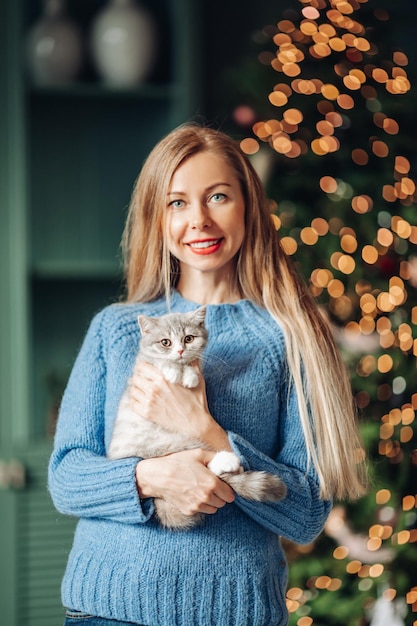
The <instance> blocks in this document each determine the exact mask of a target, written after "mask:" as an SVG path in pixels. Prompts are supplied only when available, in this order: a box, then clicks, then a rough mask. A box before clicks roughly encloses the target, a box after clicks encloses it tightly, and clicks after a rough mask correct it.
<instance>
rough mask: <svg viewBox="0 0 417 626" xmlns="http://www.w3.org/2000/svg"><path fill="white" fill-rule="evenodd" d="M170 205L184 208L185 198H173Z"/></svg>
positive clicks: (175, 207)
mask: <svg viewBox="0 0 417 626" xmlns="http://www.w3.org/2000/svg"><path fill="white" fill-rule="evenodd" d="M169 206H170V207H172V208H173V209H182V208H183V206H184V200H173V201H172V202H170V203H169Z"/></svg>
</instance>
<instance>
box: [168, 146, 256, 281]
mask: <svg viewBox="0 0 417 626" xmlns="http://www.w3.org/2000/svg"><path fill="white" fill-rule="evenodd" d="M166 227H167V228H166V232H167V235H166V236H167V245H168V249H169V251H170V252H171V254H172V255H173V256H174V257H176V258H177V259H178V260H179V262H180V268H181V275H182V276H184V275H193V274H192V272H193V271H197V272H201V273H207V272H211V273H215V277H216V278H218V279H221V278H222V277H223V276H224V277H225V278H226V277H228V278H229V279H230V276H231V270H232V272H233V273H234V269H235V257H236V255H237V253H238V251H239V249H240V247H241V245H242V242H243V238H244V236H245V203H244V198H243V194H242V190H241V186H240V182H239V180H238V178H237V177H236V174H235V173H234V171H233V169H232V168H231V167H230V166H229V165H228V164H227V162H226V161H225V160H224V159H222V158H221V157H219V156H217V155H215V154H212V153H209V152H201V153H198V154H196V155H194V156H191V157H190V158H189V159H187V160H186V161H185V162H184V163H182V164H181V165H180V166H179V168H178V169H177V170H176V172H175V173H174V175H173V177H172V180H171V184H170V187H169V192H168V198H167V221H166ZM190 271H191V274H190ZM187 273H188V274H187Z"/></svg>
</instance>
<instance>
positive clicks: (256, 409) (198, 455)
mask: <svg viewBox="0 0 417 626" xmlns="http://www.w3.org/2000/svg"><path fill="white" fill-rule="evenodd" d="M124 245H125V253H126V277H127V302H126V303H124V304H118V305H113V306H110V307H107V308H106V309H104V310H103V311H102V312H101V313H99V314H98V315H97V316H96V317H95V319H94V320H93V322H92V325H91V327H90V329H89V332H88V334H87V336H86V339H85V341H84V344H83V347H82V349H81V351H80V354H79V356H78V358H77V361H76V363H75V366H74V369H73V372H72V374H71V377H70V380H69V383H68V387H67V390H66V392H65V395H64V398H63V402H62V407H61V413H60V418H59V422H58V428H57V433H56V439H55V449H54V452H53V455H52V458H51V462H50V474H49V476H50V479H49V484H50V491H51V494H52V497H53V500H54V503H55V505H56V507H57V508H58V509H59V510H60V511H61V512H63V513H66V514H69V515H74V516H77V517H79V518H80V521H79V524H78V527H77V531H76V535H75V539H74V544H73V548H72V551H71V555H70V557H69V562H68V566H67V570H66V573H65V577H64V581H63V586H62V595H63V603H64V605H65V606H66V607H68V608H69V609H70V610H69V612H68V614H67V621H66V623H67V624H70V623H77V624H83V623H86V624H87V623H89V624H91V623H92V622H91V619H94V618H95V621H93V623H94V624H103V625H104V624H107V625H112V624H124V623H126V622H127V623H133V624H142V625H145V626H157V625H160V626H203V625H204V626H215V625H218V626H284V625H285V624H286V623H287V619H288V617H287V611H286V607H285V587H286V580H287V565H286V561H285V557H284V555H283V552H282V549H281V546H280V542H279V536H280V535H281V536H284V537H286V538H289V539H291V540H292V541H295V542H299V543H308V542H311V541H312V540H313V539H314V538H315V537H316V536H317V535H318V534H319V533H320V532H321V530H322V528H323V525H324V522H325V520H326V518H327V515H328V513H329V510H330V507H331V500H332V499H333V498H341V497H350V498H356V497H358V496H360V495H361V494H362V493H363V482H362V479H361V476H360V471H359V469H358V468H359V466H358V465H357V456H358V454H357V453H358V450H359V448H360V444H359V440H358V436H357V432H356V426H355V416H354V411H353V408H352V399H351V392H350V388H349V382H348V378H347V376H346V374H345V371H344V367H343V364H342V363H341V360H340V357H339V355H338V352H337V350H336V348H335V345H334V342H333V339H332V337H331V334H330V332H329V330H328V328H327V326H326V324H325V322H324V320H323V318H322V316H321V315H320V313H319V312H318V310H317V307H316V305H315V303H314V302H313V300H312V298H311V297H310V296H309V294H308V291H307V290H306V288H305V286H304V284H303V282H302V281H301V280H300V279H299V278H298V276H297V275H296V273H295V272H294V270H293V268H292V266H291V263H290V260H289V259H288V258H287V256H286V255H285V254H284V252H283V251H282V248H281V247H280V243H279V240H278V238H277V234H276V232H275V229H274V227H273V223H272V220H271V217H270V215H269V214H268V210H267V201H266V197H265V194H264V191H263V189H262V185H261V183H260V181H259V178H258V176H257V175H256V173H255V171H254V170H253V168H252V166H251V164H250V163H249V161H248V160H247V158H246V157H245V156H244V155H242V154H241V152H240V151H239V148H238V147H237V146H236V144H235V143H234V142H233V141H232V140H231V139H230V138H229V137H227V136H226V135H224V134H222V133H220V132H218V131H215V130H212V129H209V128H201V127H199V126H195V125H191V124H189V125H184V126H182V127H179V128H178V129H176V130H174V131H173V132H171V133H170V134H169V135H168V136H167V137H165V138H164V139H163V140H162V141H161V142H160V143H159V144H158V145H157V146H156V147H155V148H154V150H153V151H152V152H151V154H150V155H149V157H148V159H147V161H146V163H145V164H144V167H143V169H142V172H141V174H140V176H139V178H138V180H137V183H136V186H135V189H134V193H133V196H132V201H131V206H130V211H129V216H128V220H127V224H126V230H125V235H124ZM202 304H205V305H207V316H206V325H207V327H208V331H209V344H208V347H207V349H206V352H205V355H204V367H203V372H202V374H201V375H200V383H199V385H198V386H197V387H196V388H195V389H184V388H183V387H181V386H179V385H174V384H170V383H168V382H167V381H165V380H164V379H163V378H162V376H161V374H160V373H159V371H158V370H156V369H155V368H153V367H152V366H151V365H149V364H146V363H145V364H141V366H140V367H138V368H137V370H136V371H135V372H133V375H132V369H133V364H134V360H135V355H136V352H137V346H138V342H139V329H138V326H137V322H136V319H137V315H138V313H139V312H140V313H144V314H147V315H151V316H159V315H161V314H163V313H166V312H167V311H168V310H171V311H189V310H193V309H196V308H198V307H199V306H200V305H202ZM129 376H132V378H131V391H130V397H131V403H132V407H134V409H135V411H136V412H137V413H138V414H139V415H141V416H142V417H145V418H146V419H149V420H152V421H155V422H157V423H159V424H161V425H162V426H165V427H166V428H168V429H170V430H176V431H178V432H186V433H187V434H192V435H194V436H196V437H197V438H198V439H199V440H201V441H203V442H204V444H205V445H206V446H207V447H208V448H209V450H203V449H196V450H189V451H185V452H179V453H176V454H171V455H167V456H165V457H161V458H153V459H146V460H142V459H139V458H127V459H122V460H118V461H110V460H109V459H107V458H106V447H107V446H108V444H109V441H110V437H111V433H112V425H113V421H114V418H115V416H116V413H117V407H118V402H119V400H120V397H121V395H122V393H123V391H124V388H125V386H126V383H127V379H128V377H129ZM220 449H226V450H233V451H234V452H235V453H236V454H237V455H238V457H239V459H240V461H241V464H242V466H243V467H244V468H245V469H249V468H252V469H257V470H266V471H268V472H271V473H275V474H276V475H278V476H279V477H280V478H281V479H282V480H283V481H284V482H285V485H286V487H287V496H286V498H285V499H284V500H282V501H281V502H277V503H254V502H249V501H247V500H244V499H243V498H240V497H238V496H235V494H234V493H233V491H232V490H231V488H230V487H229V486H228V485H227V484H225V483H224V482H223V481H221V480H220V478H218V477H216V476H214V475H213V474H212V473H211V472H210V471H209V470H208V468H207V464H208V463H209V462H210V460H211V458H212V457H213V455H214V451H215V450H220ZM154 497H161V498H165V499H167V500H168V501H169V502H171V503H172V504H174V505H175V506H176V507H177V508H178V509H179V510H180V511H181V512H183V513H185V514H186V515H192V514H194V513H196V512H203V513H206V514H208V515H207V516H206V517H205V521H204V523H203V524H202V525H200V526H198V527H196V528H194V529H193V530H191V531H178V532H175V531H170V530H167V529H164V528H162V527H161V525H160V524H158V521H157V520H156V519H155V517H154V516H153V510H154V509H153V498H154ZM88 616H94V618H91V619H90V620H89V619H88ZM77 620H78V621H77Z"/></svg>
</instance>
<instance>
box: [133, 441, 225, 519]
mask: <svg viewBox="0 0 417 626" xmlns="http://www.w3.org/2000/svg"><path fill="white" fill-rule="evenodd" d="M213 456H214V452H210V451H208V450H202V449H201V448H198V449H195V450H185V451H184V452H176V453H174V454H169V455H167V456H163V457H159V458H154V459H144V460H143V461H139V463H138V464H137V466H136V483H137V487H138V492H139V496H140V497H141V498H150V497H157V498H163V499H164V500H166V501H167V502H169V503H170V504H171V505H173V506H174V507H175V508H176V509H178V510H179V511H180V512H181V513H183V514H184V515H194V514H195V513H209V514H213V513H216V511H217V510H218V509H219V508H221V507H223V506H224V505H225V504H226V503H228V502H233V500H234V499H235V495H234V492H233V489H232V488H231V487H229V485H227V484H226V483H225V482H224V481H222V480H220V478H218V477H217V476H215V475H214V474H213V473H212V472H210V470H209V469H207V464H208V463H210V461H211V459H212V458H213Z"/></svg>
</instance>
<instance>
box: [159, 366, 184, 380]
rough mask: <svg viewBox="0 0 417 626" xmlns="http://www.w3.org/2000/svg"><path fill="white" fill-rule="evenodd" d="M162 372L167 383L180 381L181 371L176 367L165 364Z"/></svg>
mask: <svg viewBox="0 0 417 626" xmlns="http://www.w3.org/2000/svg"><path fill="white" fill-rule="evenodd" d="M162 373H163V375H164V377H165V379H166V380H167V381H168V382H169V383H180V382H181V372H180V370H179V369H177V368H176V367H169V366H165V367H163V368H162Z"/></svg>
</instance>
